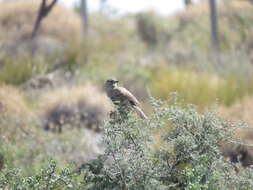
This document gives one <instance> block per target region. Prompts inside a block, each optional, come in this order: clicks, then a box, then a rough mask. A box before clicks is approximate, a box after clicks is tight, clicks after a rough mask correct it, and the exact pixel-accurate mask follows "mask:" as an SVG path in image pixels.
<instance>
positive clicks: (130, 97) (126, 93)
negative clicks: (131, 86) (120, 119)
mask: <svg viewBox="0 0 253 190" xmlns="http://www.w3.org/2000/svg"><path fill="white" fill-rule="evenodd" d="M115 90H117V91H118V93H120V94H121V95H122V96H124V97H126V98H127V99H128V101H129V102H130V104H132V105H136V106H137V105H140V102H139V101H138V100H137V99H136V98H135V97H134V95H133V94H132V93H131V92H129V91H128V90H127V89H125V88H123V87H118V88H116V89H115Z"/></svg>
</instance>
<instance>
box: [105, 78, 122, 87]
mask: <svg viewBox="0 0 253 190" xmlns="http://www.w3.org/2000/svg"><path fill="white" fill-rule="evenodd" d="M118 82H119V81H118V80H116V79H108V80H107V81H106V82H105V87H106V88H115V87H117V85H118Z"/></svg>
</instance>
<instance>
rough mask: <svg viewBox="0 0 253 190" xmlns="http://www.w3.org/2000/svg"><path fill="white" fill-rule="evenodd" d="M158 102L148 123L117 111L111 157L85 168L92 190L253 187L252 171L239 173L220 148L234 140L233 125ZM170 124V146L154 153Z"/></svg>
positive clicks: (109, 138)
mask: <svg viewBox="0 0 253 190" xmlns="http://www.w3.org/2000/svg"><path fill="white" fill-rule="evenodd" d="M152 103H153V105H155V113H154V114H153V115H151V116H150V118H149V119H148V120H136V119H135V118H134V116H133V115H131V114H130V115H128V119H125V117H123V118H124V119H122V115H119V113H118V112H116V114H115V112H114V117H113V119H112V120H110V121H108V122H106V124H105V126H104V129H105V138H104V142H105V145H106V149H105V153H104V154H103V155H101V156H100V157H98V159H96V160H94V161H92V162H90V163H88V164H84V165H83V169H84V170H85V173H86V174H85V176H86V177H85V179H86V185H87V188H88V189H191V190H192V189H196V190H197V189H212V190H214V189H245V188H244V187H245V186H241V184H242V183H245V184H247V188H250V187H251V188H252V184H251V183H250V182H249V181H248V180H250V179H251V180H252V176H251V175H249V173H248V170H245V171H243V172H241V173H240V174H239V173H238V174H236V172H235V170H234V166H233V165H232V164H230V163H228V162H226V161H225V160H224V159H223V157H222V153H221V151H220V149H219V145H220V142H221V141H226V140H231V138H232V133H231V131H230V130H229V129H230V128H228V123H226V122H224V121H222V120H220V119H219V118H218V117H217V116H216V115H215V114H214V113H210V112H207V113H205V114H199V113H197V111H196V110H195V108H194V107H192V106H188V107H187V108H184V109H183V108H181V107H180V106H178V105H177V104H172V105H170V106H165V104H166V103H165V102H160V101H156V100H154V101H152ZM168 121H169V122H171V124H172V125H173V128H172V130H170V131H169V132H167V133H166V134H164V136H163V138H164V141H165V142H166V144H165V145H164V146H163V147H161V148H160V150H156V151H154V150H153V149H152V146H151V145H152V144H153V143H154V141H153V139H152V135H151V134H152V131H153V130H154V129H157V128H159V129H161V128H162V127H163V126H164V125H166V124H167V122H168ZM238 176H239V178H238Z"/></svg>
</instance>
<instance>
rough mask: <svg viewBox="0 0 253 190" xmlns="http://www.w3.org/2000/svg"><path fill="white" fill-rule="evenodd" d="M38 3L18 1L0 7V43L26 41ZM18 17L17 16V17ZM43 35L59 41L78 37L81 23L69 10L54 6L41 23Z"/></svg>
mask: <svg viewBox="0 0 253 190" xmlns="http://www.w3.org/2000/svg"><path fill="white" fill-rule="evenodd" d="M39 5H40V1H32V0H26V1H22V0H18V1H16V2H14V3H4V4H1V7H0V28H1V31H0V41H5V40H6V39H7V40H11V41H12V40H17V39H26V38H27V37H29V36H30V35H31V32H32V29H33V25H34V22H35V19H36V15H37V11H38V8H39ZM17 15H18V16H17ZM41 31H42V33H43V35H45V36H49V37H53V38H54V39H58V40H61V41H65V40H70V39H72V38H73V37H77V36H80V32H81V22H80V19H79V17H78V16H77V15H76V14H75V13H74V12H73V11H72V10H70V9H65V8H63V7H61V6H59V5H56V6H55V7H54V8H53V10H52V12H50V14H49V15H48V17H47V18H46V19H45V20H44V21H43V24H42V28H41Z"/></svg>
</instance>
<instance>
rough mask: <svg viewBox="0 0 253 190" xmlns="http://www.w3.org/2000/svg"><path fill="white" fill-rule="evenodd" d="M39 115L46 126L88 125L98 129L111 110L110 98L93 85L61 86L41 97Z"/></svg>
mask: <svg viewBox="0 0 253 190" xmlns="http://www.w3.org/2000/svg"><path fill="white" fill-rule="evenodd" d="M39 110H40V113H39V115H42V118H43V120H44V127H46V128H48V129H49V128H51V127H50V125H59V126H58V127H61V126H63V125H70V127H73V126H79V127H81V126H86V127H88V128H93V129H97V127H98V125H99V124H100V123H101V122H102V120H104V119H105V117H106V115H107V113H109V111H110V110H111V104H110V101H109V99H108V98H107V97H106V96H105V94H102V93H101V92H99V91H98V90H97V89H96V88H94V87H93V86H91V85H86V86H85V87H80V86H78V87H72V88H65V87H63V88H60V89H55V90H53V91H49V92H47V93H45V94H44V95H42V96H41V98H40V99H39Z"/></svg>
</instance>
